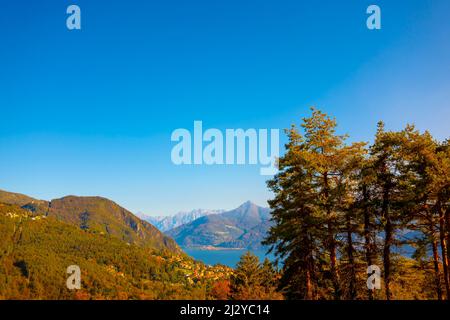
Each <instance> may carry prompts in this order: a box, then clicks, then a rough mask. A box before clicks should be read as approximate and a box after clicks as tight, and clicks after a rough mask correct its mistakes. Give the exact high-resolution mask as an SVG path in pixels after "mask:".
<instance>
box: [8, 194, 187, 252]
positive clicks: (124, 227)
mask: <svg viewBox="0 0 450 320" xmlns="http://www.w3.org/2000/svg"><path fill="white" fill-rule="evenodd" d="M0 202H3V203H8V204H14V205H18V206H20V207H22V208H23V209H26V210H27V211H29V212H30V213H32V214H33V215H44V216H48V217H55V218H56V219H58V220H60V221H64V222H66V223H69V224H72V225H74V226H77V227H79V228H81V229H83V230H89V231H90V232H93V233H99V234H108V235H111V236H113V237H115V238H117V239H119V240H123V241H125V242H128V243H134V244H137V245H139V246H141V247H150V248H154V249H158V250H168V251H171V252H175V253H181V250H180V248H179V247H178V246H177V244H176V243H175V241H174V240H172V239H171V238H170V237H167V236H165V235H164V234H163V233H161V232H160V231H159V230H158V229H156V228H155V227H154V226H152V225H151V224H149V223H148V222H146V221H142V220H140V219H139V218H138V217H136V216H135V215H133V214H132V213H131V212H129V211H127V210H126V209H124V208H122V207H120V206H119V205H117V204H116V203H114V202H113V201H111V200H108V199H105V198H101V197H76V196H68V197H64V198H61V199H56V200H52V201H50V202H47V201H42V200H36V199H33V198H31V197H28V196H26V195H22V194H17V193H11V192H6V191H1V190H0Z"/></svg>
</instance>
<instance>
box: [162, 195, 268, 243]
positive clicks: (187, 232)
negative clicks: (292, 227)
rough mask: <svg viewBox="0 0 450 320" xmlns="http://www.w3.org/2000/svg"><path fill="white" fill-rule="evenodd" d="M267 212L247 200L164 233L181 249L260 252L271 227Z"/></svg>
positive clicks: (266, 209) (265, 209)
mask: <svg viewBox="0 0 450 320" xmlns="http://www.w3.org/2000/svg"><path fill="white" fill-rule="evenodd" d="M270 219H271V214H270V209H268V208H263V207H259V206H257V205H256V204H254V203H252V202H250V201H247V202H245V203H244V204H242V205H241V206H239V207H238V208H236V209H234V210H230V211H227V212H223V213H218V214H211V215H205V216H202V217H200V218H198V219H196V220H194V221H192V222H190V223H187V224H183V225H181V226H179V227H176V228H175V229H172V230H169V231H167V232H166V234H167V235H169V236H170V237H172V238H173V239H175V241H176V242H177V243H178V244H179V245H180V246H182V247H187V248H202V247H209V248H211V247H213V248H240V249H243V248H245V249H253V250H256V249H260V248H261V247H262V244H261V241H262V240H263V239H264V237H265V236H266V234H267V231H268V230H269V228H270V226H271V223H272V222H271V220H270Z"/></svg>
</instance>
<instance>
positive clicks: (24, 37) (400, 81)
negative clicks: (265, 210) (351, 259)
mask: <svg viewBox="0 0 450 320" xmlns="http://www.w3.org/2000/svg"><path fill="white" fill-rule="evenodd" d="M372 3H375V4H378V5H379V6H380V7H381V10H382V29H381V30H380V31H370V30H368V29H367V28H366V23H365V20H366V17H367V15H366V13H365V11H366V8H367V6H368V5H369V4H372ZM69 4H77V5H79V6H80V7H81V10H82V30H81V31H69V30H67V28H66V25H65V20H66V17H67V15H66V13H65V11H66V8H67V6H68V5H69ZM449 15H450V1H448V0H432V1H425V0H403V1H401V0H385V1H381V0H373V1H365V0H345V1H343V0H335V1H324V0H321V1H299V0H292V1H278V0H277V1H275V0H271V1H266V0H252V1H249V0H226V1H224V0H220V1H217V0H189V1H185V0H183V1H182V0H177V1H175V0H167V1H138V0H127V1H125V0H120V1H93V0H72V1H65V0H60V1H50V0H40V1H23V0H14V1H2V2H1V4H0V112H1V113H0V114H1V118H0V120H1V122H0V189H6V190H10V191H15V192H21V193H25V194H29V195H32V196H35V197H38V198H43V199H52V198H57V197H61V196H64V195H67V194H75V195H101V196H105V197H108V198H111V199H113V200H115V201H116V202H118V203H119V204H121V205H123V206H125V207H126V208H128V209H130V210H132V211H142V212H145V213H147V214H172V213H174V212H176V211H179V210H188V209H192V208H198V207H203V208H225V209H228V208H233V207H236V206H238V205H239V204H240V203H242V202H244V201H245V200H248V199H250V200H252V201H254V202H256V203H258V204H261V205H264V204H265V202H266V200H267V199H268V198H269V197H270V194H269V193H268V191H267V190H266V185H265V180H266V179H267V177H263V176H260V175H259V166H244V167H242V166H231V167H230V166H219V167H217V166H216V167H210V166H200V167H198V166H196V167H194V166H192V167H188V166H181V167H177V166H174V165H173V164H172V162H171V160H170V150H171V148H172V147H173V143H171V142H170V135H171V133H172V131H173V130H174V129H176V128H191V127H192V125H193V121H194V120H202V121H203V124H204V126H205V127H208V128H212V127H215V128H220V129H225V128H239V127H242V128H286V127H288V126H289V125H290V124H291V123H294V122H296V123H298V122H299V119H300V117H302V116H305V115H307V114H308V108H309V107H310V106H311V105H316V106H318V107H319V108H321V109H322V110H324V111H326V112H329V113H330V114H332V115H333V116H335V117H336V118H337V120H338V122H339V124H340V129H341V130H342V132H347V133H349V134H350V135H351V137H352V139H353V140H369V139H371V137H372V135H373V133H374V131H375V127H376V122H377V121H378V120H384V121H385V122H386V125H387V127H388V128H392V129H399V128H401V127H402V126H404V125H405V124H406V123H407V122H411V123H415V124H416V125H417V126H418V127H419V128H421V129H429V130H430V131H431V132H432V133H433V134H434V135H435V136H436V137H437V138H439V139H443V138H445V137H448V136H449V119H450V111H449V110H450V108H449V107H450V106H449V104H450V20H449Z"/></svg>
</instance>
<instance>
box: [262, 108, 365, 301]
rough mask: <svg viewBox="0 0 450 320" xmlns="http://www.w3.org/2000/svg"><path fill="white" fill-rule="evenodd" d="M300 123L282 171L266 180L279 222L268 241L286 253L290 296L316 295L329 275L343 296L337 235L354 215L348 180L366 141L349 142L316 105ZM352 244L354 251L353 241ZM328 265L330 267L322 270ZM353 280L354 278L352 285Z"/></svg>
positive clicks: (337, 294) (338, 294) (285, 280)
mask: <svg viewBox="0 0 450 320" xmlns="http://www.w3.org/2000/svg"><path fill="white" fill-rule="evenodd" d="M301 126H302V128H303V130H304V134H303V135H302V134H301V133H300V132H299V131H298V130H297V128H296V127H295V126H292V128H291V129H290V130H288V131H287V134H288V138H289V142H288V144H287V145H286V149H287V150H286V154H285V156H283V157H281V158H280V160H279V169H280V172H279V173H278V174H277V175H276V176H275V177H274V179H273V180H271V181H269V182H268V186H269V188H270V189H271V190H272V191H273V192H274V193H275V198H274V199H273V200H271V201H269V204H270V206H271V208H272V209H273V217H274V221H275V226H274V227H273V228H271V230H270V232H269V236H268V238H267V239H266V242H265V243H266V244H270V245H272V249H274V250H275V251H276V253H277V254H278V255H279V256H280V257H285V260H284V263H285V269H284V273H283V274H284V275H283V278H282V279H281V280H282V284H284V285H285V286H286V288H285V290H287V292H288V295H289V296H292V297H298V298H305V299H313V298H317V297H318V292H319V283H321V285H320V286H322V287H323V286H324V285H325V286H327V285H326V282H328V280H329V281H330V283H331V286H332V288H333V289H332V290H333V296H334V298H335V299H340V298H341V297H342V288H341V283H340V279H339V278H340V275H339V266H338V250H339V245H340V244H339V241H338V236H339V235H340V234H341V233H342V232H343V228H342V221H345V219H347V220H348V219H351V216H350V215H347V216H346V212H347V213H348V211H346V206H347V205H348V203H349V202H352V201H349V199H348V198H349V194H350V192H351V189H352V183H351V182H350V180H351V179H352V172H353V170H354V167H353V165H354V163H356V162H357V161H356V159H358V158H359V157H361V155H362V154H363V146H364V144H363V143H354V144H352V145H346V144H345V139H346V136H343V135H337V134H336V121H335V120H334V119H331V118H330V117H328V116H327V115H326V114H324V113H322V112H320V111H318V110H316V109H312V116H311V117H309V118H304V119H303V123H302V125H301ZM351 223H352V222H351V221H350V224H351ZM348 232H349V233H352V230H350V229H349V230H348ZM350 238H351V236H350ZM348 249H349V250H348V251H347V252H348V253H349V256H351V255H352V254H351V252H352V250H353V246H352V244H350V245H349V246H348ZM324 263H326V264H327V266H325V265H324ZM324 268H325V269H328V270H326V272H323V271H322V270H324ZM319 270H320V271H322V272H321V274H319V273H318V271H319ZM302 271H303V272H302ZM302 273H303V274H302ZM325 274H328V275H329V277H327V276H325ZM321 277H322V279H319V278H321ZM355 281H356V280H355V277H354V278H353V280H352V285H356V284H355Z"/></svg>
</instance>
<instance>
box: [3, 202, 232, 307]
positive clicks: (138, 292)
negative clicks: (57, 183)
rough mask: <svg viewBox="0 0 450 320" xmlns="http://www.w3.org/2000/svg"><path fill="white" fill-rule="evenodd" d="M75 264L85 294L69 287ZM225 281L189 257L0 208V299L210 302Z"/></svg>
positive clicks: (15, 208) (50, 218)
mask: <svg viewBox="0 0 450 320" xmlns="http://www.w3.org/2000/svg"><path fill="white" fill-rule="evenodd" d="M70 265H78V266H79V267H80V269H81V272H82V275H81V280H82V289H81V290H77V291H70V290H68V289H67V288H66V279H67V277H68V275H67V274H66V270H67V267H68V266H70ZM225 271H226V270H225ZM205 273H207V274H209V275H210V277H209V278H208V277H198V276H197V275H199V274H201V275H203V274H205ZM222 276H226V272H224V270H222V269H220V268H219V269H215V268H212V267H211V268H209V269H208V267H206V266H204V265H203V264H201V263H197V262H194V261H193V260H191V259H189V258H187V257H186V256H185V255H173V254H164V253H161V252H158V251H156V250H155V249H152V248H149V247H141V246H138V245H135V244H129V243H127V242H124V241H120V240H119V239H117V238H116V237H115V236H112V235H110V234H101V233H98V232H95V231H91V230H90V229H89V228H87V229H85V230H82V229H80V228H78V227H75V226H74V225H71V224H68V223H65V222H62V221H60V220H58V219H56V218H55V217H53V216H51V215H50V216H48V217H46V216H36V215H33V214H32V213H30V212H29V211H27V210H25V209H22V208H20V207H19V206H17V205H10V204H2V203H0V299H183V298H184V299H187V298H189V299H206V298H207V290H206V289H207V287H208V285H209V284H210V282H211V281H213V280H217V279H219V278H221V277H222Z"/></svg>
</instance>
